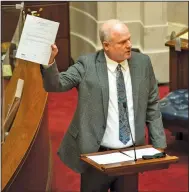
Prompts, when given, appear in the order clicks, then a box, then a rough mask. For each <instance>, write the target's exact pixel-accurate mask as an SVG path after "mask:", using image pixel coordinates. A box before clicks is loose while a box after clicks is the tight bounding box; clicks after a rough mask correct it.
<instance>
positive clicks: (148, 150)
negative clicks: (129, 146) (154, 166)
mask: <svg viewBox="0 0 189 192" xmlns="http://www.w3.org/2000/svg"><path fill="white" fill-rule="evenodd" d="M123 153H125V154H126V155H128V156H130V157H132V158H134V157H135V154H134V150H130V151H123ZM156 153H160V151H159V150H157V149H155V148H153V147H150V148H144V149H137V150H136V158H137V159H141V158H142V156H143V155H155V154H156Z"/></svg>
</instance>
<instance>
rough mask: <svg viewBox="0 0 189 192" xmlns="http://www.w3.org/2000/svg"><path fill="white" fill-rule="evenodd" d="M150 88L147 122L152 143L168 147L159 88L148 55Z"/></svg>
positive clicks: (159, 146)
mask: <svg viewBox="0 0 189 192" xmlns="http://www.w3.org/2000/svg"><path fill="white" fill-rule="evenodd" d="M148 64H149V76H150V88H149V96H148V105H147V112H146V123H147V126H148V129H149V136H150V140H151V143H152V145H153V146H154V147H156V148H166V146H167V144H166V137H165V132H164V127H163V122H162V116H161V112H160V108H159V89H158V83H157V80H156V78H155V75H154V71H153V68H152V64H151V61H150V58H149V57H148Z"/></svg>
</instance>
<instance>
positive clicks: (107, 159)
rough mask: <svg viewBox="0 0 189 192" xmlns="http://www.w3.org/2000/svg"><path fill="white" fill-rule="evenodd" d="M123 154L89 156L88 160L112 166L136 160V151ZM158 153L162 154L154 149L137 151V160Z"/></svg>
mask: <svg viewBox="0 0 189 192" xmlns="http://www.w3.org/2000/svg"><path fill="white" fill-rule="evenodd" d="M122 152H123V153H124V154H123V153H120V152H113V153H109V154H103V155H94V156H87V158H89V159H91V160H93V161H94V162H96V163H98V164H112V163H120V162H125V161H133V160H134V150H130V151H122ZM156 153H160V151H159V150H157V149H155V148H153V147H150V148H144V149H137V150H136V157H137V159H141V158H142V156H143V155H154V154H156Z"/></svg>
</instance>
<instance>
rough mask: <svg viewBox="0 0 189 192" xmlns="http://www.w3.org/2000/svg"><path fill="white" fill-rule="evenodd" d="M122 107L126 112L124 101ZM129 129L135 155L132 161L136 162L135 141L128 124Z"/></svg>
mask: <svg viewBox="0 0 189 192" xmlns="http://www.w3.org/2000/svg"><path fill="white" fill-rule="evenodd" d="M123 108H124V109H125V113H126V102H124V103H123ZM126 114H127V113H126ZM129 131H130V133H131V139H132V142H133V148H134V155H135V158H134V161H135V162H136V161H137V158H136V149H135V142H134V139H133V135H132V132H131V128H130V126H129Z"/></svg>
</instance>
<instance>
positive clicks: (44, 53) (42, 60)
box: [16, 15, 59, 65]
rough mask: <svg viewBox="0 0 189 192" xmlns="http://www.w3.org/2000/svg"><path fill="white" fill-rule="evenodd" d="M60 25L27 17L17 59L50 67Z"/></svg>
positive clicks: (38, 18)
mask: <svg viewBox="0 0 189 192" xmlns="http://www.w3.org/2000/svg"><path fill="white" fill-rule="evenodd" d="M58 27H59V23H58V22H54V21H50V20H47V19H43V18H40V17H35V16H31V15H27V17H26V20H25V23H24V27H23V31H22V35H21V38H20V42H19V45H18V50H17V53H16V58H19V59H23V60H27V61H31V62H34V63H38V64H43V65H48V62H49V59H50V55H51V45H52V44H54V42H55V39H56V35H57V32H58Z"/></svg>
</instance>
